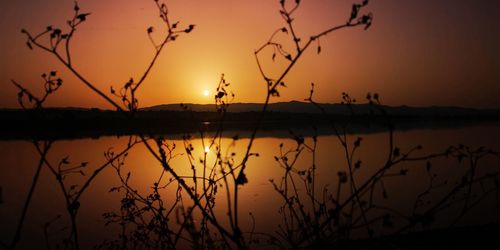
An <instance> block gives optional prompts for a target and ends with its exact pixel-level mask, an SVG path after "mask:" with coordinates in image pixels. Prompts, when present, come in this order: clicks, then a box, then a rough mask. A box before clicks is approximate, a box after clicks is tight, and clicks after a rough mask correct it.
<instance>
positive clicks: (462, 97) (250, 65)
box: [0, 0, 500, 109]
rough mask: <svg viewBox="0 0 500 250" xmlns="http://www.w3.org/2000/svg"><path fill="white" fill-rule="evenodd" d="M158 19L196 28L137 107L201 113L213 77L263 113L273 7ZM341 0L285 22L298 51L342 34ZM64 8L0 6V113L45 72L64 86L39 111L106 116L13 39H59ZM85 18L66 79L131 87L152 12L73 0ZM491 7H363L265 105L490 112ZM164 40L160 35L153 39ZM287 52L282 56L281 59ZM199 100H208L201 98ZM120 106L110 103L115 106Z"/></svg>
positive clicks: (202, 0) (492, 1) (435, 0)
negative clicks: (91, 111) (195, 108)
mask: <svg viewBox="0 0 500 250" xmlns="http://www.w3.org/2000/svg"><path fill="white" fill-rule="evenodd" d="M166 3H167V5H168V6H169V13H170V14H169V15H170V18H171V19H172V20H178V21H180V25H186V26H187V25H189V24H195V25H196V26H195V29H194V30H193V32H191V33H190V34H186V35H182V36H181V37H179V39H177V40H176V41H175V42H173V43H170V44H168V45H167V47H166V49H165V51H163V54H162V55H161V56H160V59H159V60H158V61H157V63H156V65H155V67H154V68H153V69H152V71H151V74H150V76H149V78H148V79H147V81H146V82H145V83H144V85H143V86H141V89H140V90H139V91H138V99H139V105H140V107H147V106H153V105H158V104H166V103H212V102H213V95H214V93H215V92H214V91H215V88H216V87H217V83H218V80H219V78H220V76H221V74H224V75H225V79H226V80H227V81H229V82H230V83H231V89H232V91H233V92H234V93H235V99H234V102H263V101H264V99H265V93H266V86H265V82H263V80H262V78H261V76H260V74H259V70H258V67H257V64H256V60H255V56H254V51H255V50H256V49H258V48H259V47H260V46H261V45H262V44H264V43H265V42H266V41H267V40H268V39H269V37H270V35H271V34H272V33H273V32H274V31H275V30H276V29H278V28H281V27H283V26H284V25H285V23H284V22H283V19H282V18H281V17H280V14H279V8H280V6H279V1H278V0H252V1H243V0H210V1H209V0H168V1H166ZM352 3H353V1H348V0H314V1H312V0H303V1H302V3H301V7H300V9H298V10H297V12H296V15H295V21H294V23H295V25H296V29H297V32H298V34H299V36H300V37H302V40H303V41H306V40H307V39H308V38H309V37H310V36H311V35H314V34H316V33H319V32H321V31H323V30H325V29H328V28H329V27H333V26H335V25H338V24H342V23H345V21H346V19H347V18H348V16H349V15H350V10H351V4H352ZM73 4H74V2H73V1H69V0H16V1H14V0H3V1H1V2H0V32H1V34H2V35H1V38H0V58H1V59H0V87H1V92H0V107H2V108H16V107H19V105H18V103H17V92H18V91H17V89H16V88H15V86H14V85H13V84H12V83H11V80H15V81H16V82H19V83H21V84H22V85H23V86H25V87H27V88H28V89H30V90H32V92H35V93H41V91H42V83H43V80H42V78H41V77H40V75H41V74H42V73H44V72H49V71H52V70H56V71H57V72H58V74H60V75H61V76H62V78H63V80H64V84H63V86H62V87H61V89H60V90H59V91H58V92H57V93H56V94H54V95H53V96H51V97H50V99H49V100H48V101H47V103H46V106H63V107H69V106H71V107H98V108H104V109H106V108H109V109H111V108H112V107H111V105H109V104H108V103H106V101H104V100H103V99H102V98H101V97H99V96H98V95H96V94H95V93H93V92H92V91H91V90H89V89H88V88H87V87H86V86H84V85H83V84H82V83H81V82H79V81H78V80H77V79H76V78H75V77H74V76H73V75H72V74H71V73H70V72H69V71H68V70H66V69H65V68H64V67H63V66H62V65H61V64H60V63H58V62H57V60H55V58H54V57H53V56H52V55H50V54H48V53H46V52H43V51H41V50H40V49H34V50H29V49H28V47H27V46H26V39H25V37H24V36H23V35H22V34H21V32H20V30H21V29H23V28H24V29H26V30H28V31H30V32H32V33H37V32H40V31H43V30H44V29H45V27H46V26H48V25H53V26H54V27H56V26H59V27H64V26H65V22H66V20H68V19H69V18H71V17H72V15H73ZM79 5H80V8H81V11H82V12H91V15H89V16H88V20H87V21H86V22H85V23H84V24H82V25H81V26H80V27H79V29H78V30H77V33H76V35H75V37H74V38H73V41H72V42H73V46H72V55H73V62H74V66H75V68H76V69H77V70H78V71H79V72H80V73H81V74H82V75H84V76H85V77H86V78H87V79H89V80H90V81H91V82H92V83H93V84H94V85H95V86H96V87H98V88H99V89H101V90H102V91H103V92H105V93H108V94H109V89H110V86H113V87H114V88H115V89H119V88H120V86H122V85H123V84H124V83H125V82H127V81H128V80H129V79H130V78H131V77H133V78H135V79H137V78H138V77H139V76H140V75H141V74H142V73H143V72H144V70H145V69H146V66H147V65H148V64H149V61H150V60H151V58H152V56H153V53H154V48H153V46H152V45H151V42H150V41H149V38H148V36H147V32H146V30H147V28H148V27H149V26H153V27H155V31H156V32H155V33H154V36H155V38H160V37H161V32H162V25H163V24H162V23H161V22H160V19H159V17H158V11H157V9H156V7H155V4H154V1H153V0H105V1H103V0H81V1H79ZM499 7H500V2H499V1H497V0H478V1H472V0H420V1H401V0H372V1H370V4H369V5H368V6H367V7H366V8H365V9H364V12H372V13H373V16H374V20H373V25H372V27H371V28H370V29H368V30H367V31H364V30H363V29H362V28H352V29H346V30H341V31H338V32H334V33H331V34H330V35H328V36H326V37H323V38H322V39H321V40H320V43H321V48H322V50H321V53H320V54H317V52H316V51H317V50H316V46H312V47H311V48H310V50H308V51H306V53H305V54H304V56H303V57H302V58H301V59H300V60H299V62H298V63H297V64H296V66H295V67H294V68H293V69H292V71H291V72H290V73H289V74H288V75H287V77H286V78H285V83H286V85H287V87H286V88H284V89H282V90H281V91H280V94H281V97H279V98H273V99H272V100H271V101H272V102H280V101H290V100H304V98H306V97H308V95H309V89H310V84H311V82H314V83H315V88H316V92H315V96H314V97H315V99H316V101H319V102H325V103H326V102H328V103H334V102H339V101H340V98H341V93H342V92H347V93H349V94H350V95H351V96H354V97H356V98H357V99H359V100H360V101H363V100H364V96H366V93H368V92H372V93H374V92H377V93H379V94H380V96H381V101H382V103H383V104H387V105H394V106H399V105H409V106H432V105H439V106H464V107H477V108H500V98H499V97H498V96H499V94H500V45H499V44H500V32H499V31H500V19H499V16H500V8H499ZM163 29H164V28H163ZM276 38H277V41H279V42H282V43H283V44H284V45H285V47H286V48H293V47H290V46H291V45H292V44H290V43H289V42H288V41H290V40H289V37H287V36H286V35H284V34H279V35H278V36H277V37H276ZM291 51H293V49H292V50H291ZM271 54H272V50H266V51H264V53H263V54H262V55H261V56H262V57H261V58H262V60H263V62H264V66H265V67H264V68H265V70H266V72H269V73H270V74H276V73H277V72H280V70H282V69H283V65H284V64H283V60H282V59H278V60H277V61H276V62H275V63H273V62H272V61H271V60H270V59H271ZM206 90H208V92H209V95H208V96H205V95H204V92H205V91H206ZM117 101H118V102H119V100H117Z"/></svg>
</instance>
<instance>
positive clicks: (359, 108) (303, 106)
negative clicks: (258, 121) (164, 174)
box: [142, 101, 500, 117]
mask: <svg viewBox="0 0 500 250" xmlns="http://www.w3.org/2000/svg"><path fill="white" fill-rule="evenodd" d="M184 105H185V106H187V107H188V110H191V111H195V112H214V111H216V108H215V105H214V104H184ZM262 106H263V104H259V103H234V104H231V105H230V106H229V108H228V112H232V113H239V112H258V111H261V110H262ZM320 106H321V107H322V109H323V111H324V112H326V113H327V114H329V115H342V116H343V115H350V114H351V112H352V113H354V115H368V114H373V113H375V114H377V113H380V111H379V109H377V108H375V107H374V106H372V105H369V104H356V105H352V106H351V107H350V108H349V107H348V106H347V105H344V104H331V103H325V104H320ZM382 108H383V109H384V110H385V112H387V114H388V115H390V116H425V117H463V116H467V117H470V116H472V117H473V116H500V110H498V109H474V108H461V107H439V106H432V107H409V106H397V107H391V106H382ZM142 110H144V111H183V110H184V109H183V108H182V106H181V104H163V105H157V106H152V107H148V108H143V109H142ZM268 111H271V112H284V113H302V114H319V113H321V112H323V111H322V110H320V109H319V108H318V107H316V106H314V105H312V104H311V103H307V102H299V101H291V102H277V103H271V104H269V107H268Z"/></svg>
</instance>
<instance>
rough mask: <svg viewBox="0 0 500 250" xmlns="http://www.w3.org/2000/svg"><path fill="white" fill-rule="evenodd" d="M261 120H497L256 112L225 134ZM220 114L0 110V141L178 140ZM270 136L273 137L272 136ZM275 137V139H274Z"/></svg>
mask: <svg viewBox="0 0 500 250" xmlns="http://www.w3.org/2000/svg"><path fill="white" fill-rule="evenodd" d="M261 115H263V116H264V118H263V120H262V124H261V128H262V129H263V130H264V131H270V130H284V131H285V132H284V133H283V135H282V136H283V137H286V136H288V133H286V131H287V130H289V129H294V130H295V129H302V130H303V132H304V133H303V134H304V136H307V135H308V134H309V133H312V130H311V128H313V127H316V128H317V129H318V133H319V134H329V133H331V131H332V130H331V129H328V128H326V127H328V126H329V124H332V122H334V123H336V124H345V123H349V124H351V126H350V129H351V131H350V132H352V133H360V132H361V133H370V132H379V131H384V130H386V124H385V121H387V119H388V118H390V120H391V123H393V124H395V125H396V129H400V130H405V129H412V128H428V127H429V128H431V127H432V128H436V127H462V126H468V125H472V124H477V123H481V122H488V123H490V122H496V121H500V115H497V114H496V113H492V112H490V113H480V112H479V113H477V114H475V115H474V114H471V113H464V114H457V113H453V114H449V113H433V114H432V115H431V114H428V113H424V114H422V113H418V112H417V113H410V112H408V113H398V114H392V115H386V114H381V113H377V112H375V111H374V112H359V113H358V114H356V112H354V113H352V114H330V115H325V114H320V113H299V112H276V111H273V112H267V113H264V114H262V113H260V112H257V111H247V112H228V113H225V114H224V117H223V121H224V124H225V125H224V126H225V128H226V130H233V131H235V130H236V131H241V132H243V137H245V131H250V130H251V129H253V128H254V127H255V125H256V121H258V120H259V117H260V116H261ZM221 121H222V120H221V114H220V113H218V112H209V111H170V110H169V111H166V110H154V111H153V110H141V111H137V112H136V113H135V114H134V116H133V117H130V116H126V115H123V113H122V112H119V111H109V110H99V109H74V108H68V109H59V108H53V109H43V110H17V109H11V110H0V122H1V124H2V126H1V127H2V129H1V130H0V140H13V139H27V138H39V139H68V138H85V137H94V138H95V137H99V136H109V135H130V134H138V133H142V134H151V135H159V134H162V135H176V134H177V135H178V134H183V133H191V132H196V131H200V129H201V130H203V131H213V130H215V129H216V128H217V126H218V125H219V124H220V122H221ZM273 136H276V134H274V133H273ZM278 136H279V135H278Z"/></svg>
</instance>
